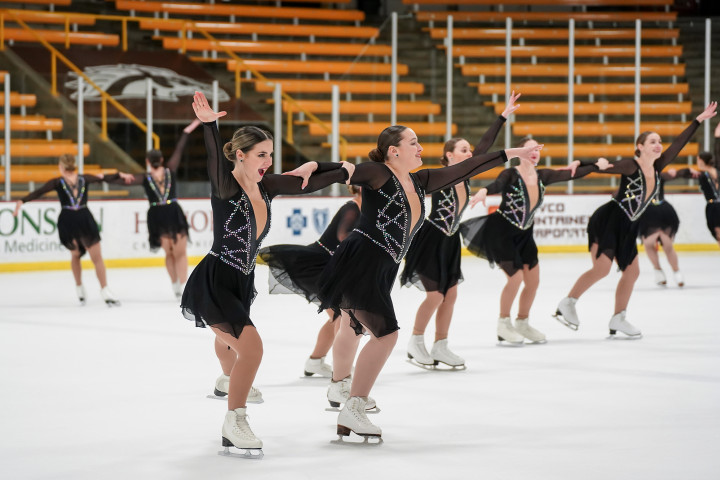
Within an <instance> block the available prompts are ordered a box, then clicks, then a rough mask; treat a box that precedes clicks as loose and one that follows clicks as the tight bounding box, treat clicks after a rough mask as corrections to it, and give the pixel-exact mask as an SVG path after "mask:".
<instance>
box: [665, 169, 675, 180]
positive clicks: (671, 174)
mask: <svg viewBox="0 0 720 480" xmlns="http://www.w3.org/2000/svg"><path fill="white" fill-rule="evenodd" d="M665 173H667V174H668V176H670V177H672V178H675V177H676V176H677V170H675V169H674V168H668V169H667V170H665Z"/></svg>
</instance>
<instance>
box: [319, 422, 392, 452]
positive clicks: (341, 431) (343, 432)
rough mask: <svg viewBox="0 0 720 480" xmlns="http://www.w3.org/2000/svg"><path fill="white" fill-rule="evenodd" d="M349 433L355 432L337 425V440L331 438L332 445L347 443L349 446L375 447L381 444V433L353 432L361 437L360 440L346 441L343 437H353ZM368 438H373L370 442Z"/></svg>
mask: <svg viewBox="0 0 720 480" xmlns="http://www.w3.org/2000/svg"><path fill="white" fill-rule="evenodd" d="M351 433H355V432H353V431H352V430H350V429H349V428H348V427H345V426H343V425H338V426H337V434H338V438H337V440H331V441H330V443H332V444H333V445H349V446H351V447H377V446H378V445H382V443H383V439H382V435H371V434H358V433H355V435H356V436H358V437H363V441H362V442H357V441H346V440H345V437H348V438H355V437H352V436H351ZM370 440H373V441H372V442H371V441H370Z"/></svg>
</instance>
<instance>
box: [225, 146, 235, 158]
mask: <svg viewBox="0 0 720 480" xmlns="http://www.w3.org/2000/svg"><path fill="white" fill-rule="evenodd" d="M223 155H225V158H227V159H228V160H230V161H231V162H234V161H235V152H233V147H232V142H227V143H226V144H225V145H224V146H223Z"/></svg>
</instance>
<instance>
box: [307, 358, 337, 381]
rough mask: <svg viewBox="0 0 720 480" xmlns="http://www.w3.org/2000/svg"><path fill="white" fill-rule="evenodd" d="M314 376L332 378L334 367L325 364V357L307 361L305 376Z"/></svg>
mask: <svg viewBox="0 0 720 480" xmlns="http://www.w3.org/2000/svg"><path fill="white" fill-rule="evenodd" d="M313 375H317V376H319V377H326V378H332V367H331V366H330V365H328V364H327V363H325V357H322V358H308V359H307V360H305V376H306V377H312V376H313Z"/></svg>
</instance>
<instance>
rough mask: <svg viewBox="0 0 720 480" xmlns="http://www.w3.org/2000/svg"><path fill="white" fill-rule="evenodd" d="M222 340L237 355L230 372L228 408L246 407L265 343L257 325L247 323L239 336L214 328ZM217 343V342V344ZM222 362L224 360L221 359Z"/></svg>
mask: <svg viewBox="0 0 720 480" xmlns="http://www.w3.org/2000/svg"><path fill="white" fill-rule="evenodd" d="M213 331H214V332H215V335H217V336H218V337H219V338H220V340H221V341H222V342H224V343H225V344H227V345H229V346H230V348H231V349H232V351H233V352H235V354H236V355H237V358H236V360H235V363H234V365H233V367H232V371H231V372H230V391H229V392H228V410H235V409H236V408H244V407H245V406H246V404H247V397H248V394H249V393H250V387H252V384H253V381H254V380H255V374H257V371H258V368H259V367H260V361H261V360H262V356H263V345H262V340H261V339H260V335H259V334H258V332H257V330H256V329H255V327H253V326H250V325H247V326H245V328H243V331H242V333H241V334H240V337H239V338H235V337H233V336H232V335H230V334H229V333H225V332H223V331H221V330H219V329H217V328H213ZM216 345H217V344H216ZM221 362H222V360H221Z"/></svg>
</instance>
